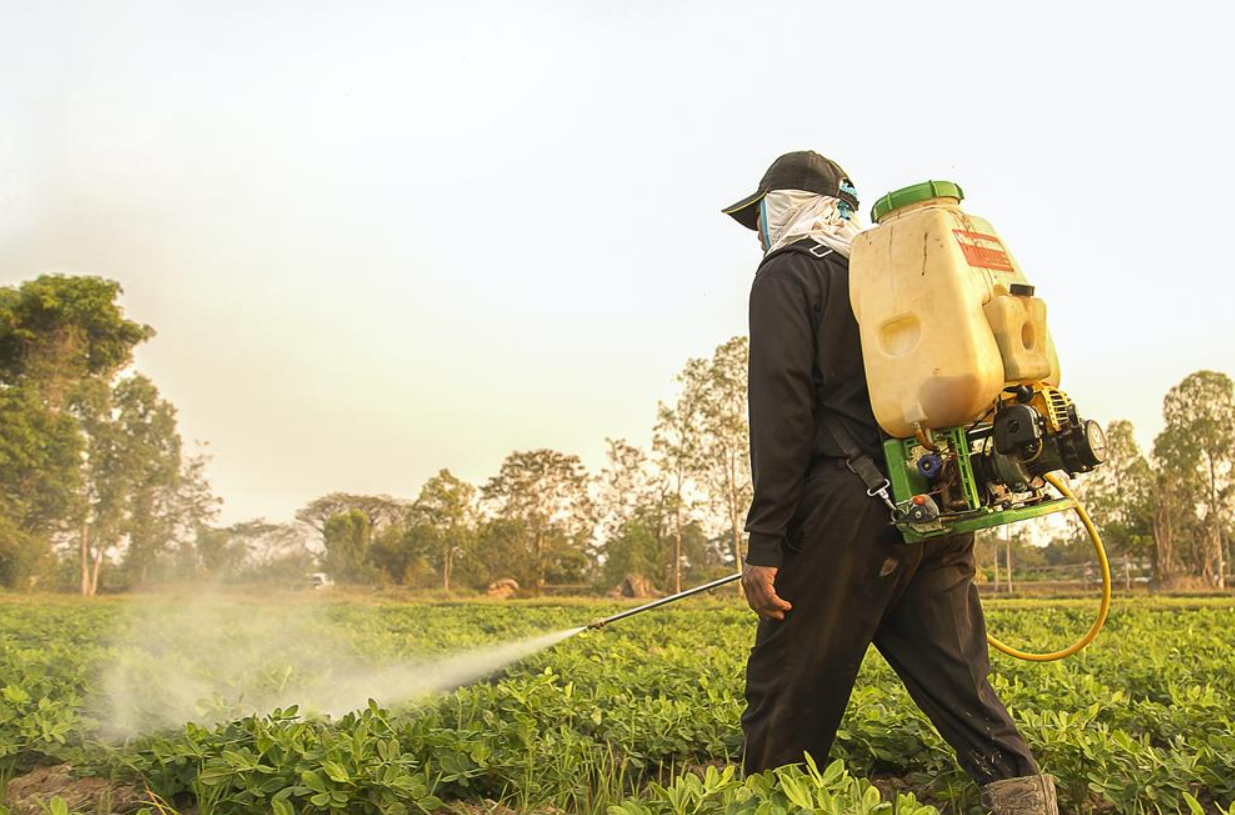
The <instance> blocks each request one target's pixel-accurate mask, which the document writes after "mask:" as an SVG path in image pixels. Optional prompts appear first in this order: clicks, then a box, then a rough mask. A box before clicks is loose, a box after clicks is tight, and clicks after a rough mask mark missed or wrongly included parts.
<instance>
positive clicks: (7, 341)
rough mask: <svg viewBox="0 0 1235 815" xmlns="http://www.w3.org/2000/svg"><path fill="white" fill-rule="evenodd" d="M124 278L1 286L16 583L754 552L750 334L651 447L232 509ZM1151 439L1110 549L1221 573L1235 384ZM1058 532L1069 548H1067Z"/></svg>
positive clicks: (474, 581)
mask: <svg viewBox="0 0 1235 815" xmlns="http://www.w3.org/2000/svg"><path fill="white" fill-rule="evenodd" d="M120 293H121V290H120V286H119V285H118V284H117V283H115V282H114V281H109V280H104V279H101V278H97V277H67V276H58V275H46V276H42V277H39V278H37V279H34V280H31V281H27V282H24V283H22V284H20V285H18V286H13V287H5V288H0V584H2V585H4V586H8V587H17V588H29V587H35V586H40V587H56V588H68V587H72V588H74V589H76V590H78V591H80V592H81V593H83V594H93V593H96V592H97V591H99V590H100V588H101V587H105V588H109V589H124V588H133V587H140V586H142V585H144V584H146V583H150V582H155V581H162V580H181V579H210V580H217V581H227V582H245V581H271V580H275V581H285V582H287V583H294V582H300V581H303V579H304V577H305V576H306V574H307V573H309V572H312V571H314V570H322V571H326V572H328V573H330V574H331V575H332V576H333V577H334V578H335V579H336V580H339V581H342V582H352V583H366V584H376V583H393V584H399V585H406V586H412V587H417V588H428V587H440V588H443V589H449V590H454V589H480V588H484V587H485V586H487V585H489V584H490V583H492V582H493V581H495V580H498V579H502V578H512V579H514V580H516V581H518V583H519V584H520V585H521V586H522V587H524V588H526V589H529V590H531V591H539V590H541V589H543V588H544V587H546V586H561V585H570V586H576V587H580V588H583V587H593V588H608V587H611V586H613V585H615V584H616V583H618V582H619V581H621V580H622V579H623V578H625V577H626V576H628V575H638V576H640V577H642V578H643V579H646V580H647V581H648V582H650V583H651V585H652V586H653V587H654V588H656V589H659V590H662V591H675V590H678V589H680V588H682V587H684V586H685V585H687V584H688V583H692V582H695V581H698V580H702V579H706V578H709V577H713V576H718V575H719V574H722V573H724V572H727V571H730V570H732V569H733V568H735V564H736V563H737V562H738V561H739V560H740V558H741V552H742V542H743V533H742V525H743V522H744V515H745V512H746V507H747V506H748V504H749V501H750V489H751V484H750V472H749V437H748V429H747V403H746V367H747V357H748V346H747V340H746V338H745V337H734V338H732V339H730V340H729V341H727V342H725V343H723V344H721V345H720V346H718V347H717V348H716V349H715V351H714V352H713V353H712V355H711V356H709V357H700V358H692V359H689V360H687V362H686V364H685V365H684V366H683V368H682V370H681V372H680V373H679V374H678V376H677V386H678V387H677V392H676V394H675V396H674V398H673V399H672V400H670V401H668V402H660V403H658V404H657V407H656V411H655V420H654V424H653V427H652V433H651V438H652V443H651V445H650V447H649V448H648V449H642V448H640V447H638V446H636V445H633V444H630V443H629V442H628V441H626V440H624V439H607V440H606V442H607V456H606V463H605V465H604V466H603V467H602V468H601V470H600V472H598V473H595V474H593V473H589V472H588V471H587V469H586V468H585V467H584V465H583V463H582V462H581V461H580V460H579V458H578V457H577V456H575V455H571V454H568V453H563V452H560V451H556V450H550V449H538V450H524V451H515V452H512V453H510V454H509V455H508V456H506V458H505V460H504V461H503V462H502V463H501V466H500V468H499V470H498V472H497V473H495V474H493V475H492V476H491V477H490V478H489V479H487V480H486V481H485V482H484V483H482V484H470V483H468V482H466V481H464V480H462V479H459V478H458V477H456V476H455V475H454V474H452V473H451V472H450V471H449V470H448V469H442V470H440V471H439V472H438V473H436V474H435V475H434V476H432V477H431V478H429V479H428V480H427V481H426V482H425V483H424V485H423V486H422V487H421V489H420V490H419V493H418V494H416V495H415V496H407V497H395V496H388V495H352V494H347V493H331V494H328V495H325V496H322V497H320V498H317V499H315V500H313V501H310V502H309V503H307V504H306V505H305V506H303V507H302V508H301V509H299V510H298V511H297V512H296V514H295V518H294V519H293V520H289V521H287V522H272V521H268V520H266V519H262V518H258V519H253V520H249V521H245V522H242V523H236V524H230V525H219V524H218V523H217V518H218V511H219V506H220V503H221V502H220V501H219V499H218V498H217V497H215V496H214V494H213V493H212V491H211V488H210V485H209V483H208V481H207V479H206V478H205V474H204V473H205V466H206V463H207V459H206V457H205V456H204V455H203V454H202V453H201V452H196V453H192V454H190V453H189V452H187V451H186V450H185V445H184V444H183V442H182V440H181V437H180V435H179V431H178V428H177V425H176V411H175V407H174V406H173V405H171V404H170V403H169V402H168V401H167V400H166V399H165V398H164V397H163V396H162V395H161V394H160V393H159V391H158V389H157V387H156V386H155V385H154V383H153V382H151V381H150V380H149V379H148V378H147V377H145V376H143V375H142V374H140V373H137V372H135V371H133V370H132V368H131V362H132V354H133V349H134V348H135V347H136V346H137V345H139V344H140V343H142V342H145V341H146V340H148V339H150V338H151V337H152V336H154V330H153V329H152V328H151V327H149V326H146V325H142V324H139V323H137V322H134V321H132V320H130V319H128V318H127V317H126V316H125V315H124V314H123V311H122V309H121V308H120V307H119V305H118V303H117V302H116V301H117V298H118V297H119V295H120ZM1164 418H1165V420H1166V427H1165V428H1164V430H1163V431H1162V433H1161V434H1159V436H1158V438H1157V439H1156V441H1155V444H1154V447H1153V450H1152V453H1151V454H1150V455H1145V454H1144V453H1143V452H1142V451H1141V450H1140V449H1139V448H1138V446H1137V443H1136V440H1135V437H1134V435H1133V431H1132V426H1131V424H1130V423H1128V422H1126V421H1116V422H1112V423H1111V424H1110V425H1109V426H1108V428H1107V432H1108V442H1109V448H1110V461H1109V463H1108V464H1107V465H1106V466H1104V467H1102V468H1100V469H1099V470H1098V471H1097V472H1095V473H1093V474H1090V475H1089V476H1087V477H1086V478H1085V479H1083V480H1082V482H1081V484H1082V488H1083V490H1084V498H1085V500H1086V502H1087V504H1088V506H1089V507H1090V511H1091V513H1092V514H1093V515H1094V517H1095V520H1097V522H1098V523H1099V525H1100V527H1101V529H1102V531H1103V535H1104V538H1105V539H1106V540H1107V542H1108V545H1109V546H1110V548H1111V549H1112V551H1113V552H1114V553H1115V554H1117V555H1119V554H1125V553H1126V554H1129V555H1135V556H1148V557H1152V558H1153V562H1154V566H1155V573H1156V575H1157V576H1158V578H1159V579H1160V581H1162V582H1163V583H1164V584H1169V583H1171V582H1172V581H1174V582H1179V581H1181V580H1184V579H1189V578H1190V579H1194V580H1195V581H1199V582H1201V583H1204V584H1205V585H1212V586H1221V585H1222V581H1223V575H1224V574H1225V569H1226V567H1225V564H1226V563H1229V561H1230V552H1229V549H1230V541H1231V530H1232V516H1233V513H1232V512H1231V508H1232V503H1233V501H1235V495H1233V493H1235V486H1233V483H1235V474H1233V472H1232V470H1233V466H1232V465H1233V462H1235V397H1233V395H1232V384H1231V380H1230V378H1229V377H1227V376H1226V375H1224V374H1221V373H1216V372H1211V371H1201V372H1197V373H1195V374H1192V375H1190V376H1189V377H1187V378H1186V379H1184V381H1183V382H1181V383H1180V384H1179V385H1178V386H1176V387H1175V388H1173V389H1171V391H1170V393H1168V394H1167V397H1166V400H1165V402H1164ZM1061 545H1062V543H1061Z"/></svg>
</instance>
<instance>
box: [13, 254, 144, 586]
mask: <svg viewBox="0 0 1235 815" xmlns="http://www.w3.org/2000/svg"><path fill="white" fill-rule="evenodd" d="M120 293H121V289H120V285H119V284H117V283H115V282H114V281H110V280H104V279H102V278H97V277H65V276H62V275H44V276H41V277H39V278H36V279H35V280H31V281H27V282H24V283H22V284H21V285H20V286H18V287H16V288H14V287H3V288H0V419H2V420H3V421H0V581H3V582H4V584H5V585H10V586H14V585H22V584H27V585H28V584H29V581H30V580H32V579H33V578H34V572H35V571H36V569H37V564H38V563H39V562H41V561H43V560H45V559H46V557H47V555H48V554H49V552H50V549H51V543H52V540H53V538H54V536H56V535H57V534H59V533H62V532H64V531H65V530H66V529H67V527H68V526H70V525H71V524H73V522H74V519H75V517H77V516H80V515H81V486H82V485H81V482H82V472H81V459H80V456H81V455H82V453H83V451H84V448H85V440H84V439H83V438H82V436H81V421H80V416H79V415H78V414H77V413H76V412H75V411H74V410H72V407H73V405H74V404H76V403H78V401H79V399H80V398H81V392H82V390H83V389H88V388H90V387H94V388H95V389H96V391H97V387H98V386H99V384H100V383H102V384H104V385H105V384H106V383H108V382H110V380H111V379H112V377H113V376H114V375H115V374H116V373H117V372H118V371H120V370H121V369H122V368H124V367H125V366H126V365H128V364H129V362H130V361H131V359H132V352H133V348H134V347H135V346H136V345H137V344H138V343H140V342H143V341H144V340H146V339H148V338H149V337H151V336H153V334H154V332H153V330H152V329H151V328H150V327H149V326H144V325H141V324H139V323H136V322H133V321H131V320H128V319H127V318H125V317H124V314H123V312H122V310H121V308H120V306H119V305H118V304H117V303H116V300H117V298H118V297H119V295H120Z"/></svg>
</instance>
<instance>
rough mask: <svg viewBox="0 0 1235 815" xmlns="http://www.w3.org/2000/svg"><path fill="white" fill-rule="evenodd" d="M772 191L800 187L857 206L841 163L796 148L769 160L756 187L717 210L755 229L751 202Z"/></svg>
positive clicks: (757, 201)
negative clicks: (746, 194) (732, 202)
mask: <svg viewBox="0 0 1235 815" xmlns="http://www.w3.org/2000/svg"><path fill="white" fill-rule="evenodd" d="M773 190H803V191H805V192H814V193H818V194H819V195H828V196H831V197H832V198H839V199H841V200H842V201H845V202H846V203H848V204H849V206H851V207H853V208H854V209H855V210H856V209H857V208H858V196H857V195H856V193H855V192H854V189H853V184H852V182H850V181H849V176H848V175H847V174H846V173H845V171H844V170H842V169H841V166H840V165H839V164H837V163H836V162H835V161H832V160H831V159H826V158H824V157H823V156H821V155H819V154H818V153H816V152H814V151H813V150H799V151H797V152H795V153H785V155H783V156H781V157H780V158H778V159H776V161H773V162H772V166H771V167H769V168H768V171H767V172H766V173H764V174H763V180H762V181H760V182H759V189H757V190H755V191H754V192H753V193H751V194H750V195H748V196H746V197H745V198H743V199H742V200H741V201H738V202H737V203H736V204H733V205H731V206H727V207H725V208H724V209H722V210H721V212H723V213H725V214H726V215H732V216H733V219H734V220H735V221H737V222H738V223H740V224H741V225H742V226H744V227H746V228H747V229H755V223H756V221H755V219H756V218H757V217H758V215H759V210H758V208H757V207H756V206H754V205H755V204H757V203H759V201H760V199H762V198H763V196H765V195H767V194H768V193H770V192H772V191H773Z"/></svg>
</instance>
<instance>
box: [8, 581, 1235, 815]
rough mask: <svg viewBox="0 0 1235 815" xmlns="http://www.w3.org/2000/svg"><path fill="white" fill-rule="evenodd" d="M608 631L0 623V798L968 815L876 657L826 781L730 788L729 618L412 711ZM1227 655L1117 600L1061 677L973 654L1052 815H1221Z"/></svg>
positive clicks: (705, 608)
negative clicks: (53, 768) (61, 795)
mask: <svg viewBox="0 0 1235 815" xmlns="http://www.w3.org/2000/svg"><path fill="white" fill-rule="evenodd" d="M615 608H616V606H614V605H612V604H599V603H584V602H567V601H563V602H560V603H557V604H547V603H528V602H514V603H507V604H496V603H456V604H450V603H441V604H401V603H400V604H395V603H377V602H360V601H349V600H346V599H344V598H343V597H338V598H329V597H327V598H320V597H316V596H315V597H311V598H300V599H298V600H295V601H293V602H286V603H283V602H279V603H276V602H274V601H272V600H263V599H253V598H249V599H236V600H231V601H229V602H228V603H226V604H223V603H217V602H213V603H212V602H203V603H196V602H194V603H188V604H184V603H181V604H176V603H175V602H172V601H171V600H169V599H168V598H163V599H134V600H126V601H122V602H121V601H117V602H105V601H98V602H92V603H87V602H77V601H69V600H59V599H34V598H31V599H15V600H11V601H9V602H6V603H2V604H0V773H2V774H3V777H4V778H5V779H6V780H7V781H8V782H9V783H14V780H15V779H18V778H20V777H21V776H22V775H23V774H24V773H26V772H28V771H29V770H30V769H31V768H32V767H35V766H38V765H46V764H57V763H62V762H71V763H72V764H73V766H74V768H75V772H77V773H84V774H92V775H98V776H105V777H109V778H114V779H116V780H118V781H121V782H126V783H131V784H134V785H135V786H137V787H138V788H139V789H142V790H143V794H145V793H144V791H145V789H146V788H148V789H149V791H150V793H152V794H153V795H154V796H157V798H151V799H150V800H152V801H160V802H163V803H159V804H157V805H156V804H155V803H151V804H149V805H148V807H149V811H151V812H155V811H159V809H160V808H162V811H168V812H170V811H173V809H174V810H175V811H180V812H185V811H188V810H191V811H194V812H200V813H203V815H211V813H220V814H222V813H255V812H275V813H279V815H286V814H287V813H325V812H339V813H341V812H347V813H371V812H372V813H379V812H380V813H401V812H413V813H415V812H439V811H460V812H464V811H466V812H471V813H477V812H489V811H501V812H506V811H509V809H513V810H516V811H518V812H532V811H537V812H545V811H555V810H564V811H566V812H572V813H573V812H580V813H612V815H642V814H643V813H647V814H648V815H652V814H653V813H655V814H656V815H659V814H660V813H665V814H666V815H668V814H669V813H673V814H674V815H679V814H681V815H684V814H686V813H713V812H715V813H722V812H723V813H730V812H733V813H737V812H751V813H767V815H776V814H777V813H785V812H796V811H817V812H891V811H896V812H902V813H914V812H929V811H933V810H931V809H930V807H931V806H934V807H937V808H939V809H940V810H943V811H952V812H962V811H969V810H973V809H975V807H976V806H977V801H976V793H975V791H974V789H973V788H972V786H971V785H970V784H969V783H968V782H967V779H965V778H964V776H963V775H962V774H961V773H960V771H959V770H958V769H957V767H956V765H955V763H954V762H953V760H952V757H951V755H950V752H949V750H948V749H947V746H946V745H945V744H944V743H943V742H942V741H941V739H940V738H939V736H938V735H937V734H936V733H935V731H934V729H933V728H932V727H931V726H930V724H929V723H928V722H927V720H926V719H925V718H924V717H923V716H922V714H921V713H919V712H918V711H917V709H916V708H915V707H914V706H913V704H912V703H911V702H910V701H909V698H908V696H907V695H906V693H905V691H904V690H903V689H902V688H901V687H900V684H899V682H898V681H897V679H896V677H895V675H894V674H893V673H892V671H891V670H890V669H889V668H888V666H887V665H886V664H885V663H884V662H883V661H882V659H880V658H879V657H878V655H877V654H875V653H874V652H873V651H872V653H871V654H870V656H869V657H868V659H867V661H866V663H865V665H864V667H863V671H862V675H861V677H860V679H859V682H858V686H857V688H856V690H855V692H854V695H853V699H852V702H851V705H850V708H849V713H848V715H847V717H846V720H845V722H844V723H843V725H842V730H841V733H840V736H839V741H838V745H837V748H836V750H835V753H834V755H833V759H839V760H840V761H843V767H842V765H841V764H840V763H839V762H835V763H833V764H831V765H829V766H820V767H817V768H816V767H810V766H805V767H803V768H795V769H785V770H781V771H777V772H776V773H773V774H767V775H765V776H758V777H754V778H748V779H744V780H743V779H741V778H740V776H739V775H736V774H734V773H733V771H732V769H731V767H732V762H733V761H734V760H735V757H736V755H737V752H738V750H739V747H740V743H741V732H740V729H739V727H738V717H739V715H740V713H741V710H742V695H741V694H742V671H743V666H744V661H745V657H746V654H747V649H748V648H749V646H750V643H751V639H752V635H753V629H754V622H753V616H752V615H751V614H750V612H749V611H746V610H745V609H744V608H742V607H740V606H739V605H738V604H737V601H736V600H732V601H730V600H725V599H723V598H722V599H717V600H711V601H703V602H699V603H697V604H694V605H689V604H686V605H684V606H683V607H681V608H673V609H666V610H662V611H658V612H652V613H649V614H646V615H642V616H640V617H636V618H632V619H630V620H626V621H623V622H621V623H618V624H615V625H613V626H612V627H610V628H607V629H605V630H603V631H598V632H587V633H583V634H580V635H578V636H574V637H571V638H568V639H565V640H564V641H562V642H560V643H559V644H557V645H555V646H554V647H552V648H550V649H549V650H545V651H542V652H540V653H537V654H535V655H533V656H531V657H529V658H527V659H525V660H523V661H521V662H518V663H516V664H514V665H511V666H509V667H506V668H504V669H502V670H500V671H499V672H498V673H497V674H494V675H489V676H486V677H484V678H483V679H481V680H478V681H475V682H472V683H471V684H468V685H466V686H464V687H462V688H460V689H458V690H454V691H450V692H437V693H423V692H420V691H423V687H421V686H420V685H418V684H417V682H418V680H417V677H419V676H420V675H422V674H425V673H429V674H431V673H432V672H433V670H434V667H433V666H435V665H437V664H439V660H438V657H442V656H444V655H449V654H457V653H458V652H460V651H464V650H466V649H471V648H477V647H482V646H486V645H496V644H501V643H507V642H510V641H512V640H518V639H520V638H524V637H530V636H534V635H538V634H542V633H544V632H549V631H554V630H559V629H565V628H569V627H572V626H577V625H581V624H584V623H586V622H587V621H588V620H589V619H591V618H592V617H594V616H596V615H597V614H599V613H603V612H605V611H607V610H610V609H615ZM1092 612H1093V604H1092V603H1088V602H1079V601H1058V602H1049V601H1024V602H1020V603H1016V602H1013V601H1008V602H1004V603H990V604H988V616H989V620H990V623H991V628H992V630H993V631H995V632H997V633H998V634H999V636H1001V638H1004V639H1005V640H1006V641H1009V642H1011V643H1017V644H1024V645H1027V646H1031V647H1037V648H1043V647H1048V646H1059V645H1062V644H1065V643H1066V642H1067V641H1069V639H1070V638H1071V637H1072V636H1073V635H1074V634H1076V633H1077V632H1080V631H1083V630H1084V628H1085V627H1086V626H1087V625H1088V622H1089V619H1090V615H1091V614H1092ZM1233 635H1235V603H1232V602H1231V601H1219V600H1206V601H1191V602H1188V601H1179V600H1136V601H1133V600H1125V601H1120V602H1118V603H1117V604H1116V606H1115V608H1114V611H1113V613H1112V614H1111V618H1110V621H1109V623H1108V625H1107V628H1106V630H1105V632H1104V633H1103V635H1102V636H1101V637H1100V638H1099V640H1098V642H1097V644H1096V645H1094V646H1093V647H1091V648H1090V649H1088V650H1087V651H1085V652H1083V653H1082V654H1081V655H1079V656H1077V657H1075V658H1073V659H1069V660H1067V661H1065V662H1061V663H1054V664H1048V665H1038V664H1029V663H1024V662H1018V661H1015V660H1012V659H1009V658H1006V657H1003V656H1001V655H993V657H992V661H993V663H994V670H993V682H994V685H995V687H996V689H997V690H998V691H999V693H1000V694H1001V695H1002V697H1003V698H1004V700H1005V701H1006V702H1007V703H1008V705H1009V706H1010V707H1011V708H1012V709H1013V713H1014V716H1015V717H1016V719H1017V720H1018V721H1019V722H1020V724H1021V726H1022V729H1023V730H1024V732H1025V734H1026V736H1027V737H1028V739H1029V740H1030V742H1031V744H1032V746H1033V747H1034V750H1035V751H1036V753H1037V755H1038V756H1039V758H1040V760H1041V761H1042V763H1043V765H1044V767H1045V769H1046V770H1048V771H1049V772H1052V773H1054V774H1055V775H1056V776H1057V777H1058V778H1059V780H1060V795H1061V803H1062V805H1063V807H1064V808H1065V811H1067V812H1088V811H1092V812H1120V813H1136V812H1175V811H1183V812H1190V811H1191V812H1201V811H1206V812H1215V811H1219V808H1220V807H1221V808H1222V809H1221V811H1223V812H1228V811H1235V810H1233V809H1231V807H1232V801H1233V800H1235V733H1233V732H1232V722H1233V721H1235V656H1233V655H1232V650H1231V645H1232V640H1233V638H1235V636H1233ZM480 662H483V660H480ZM478 664H479V662H478ZM447 680H448V678H447ZM447 680H443V681H447ZM370 684H371V686H372V688H373V695H375V696H376V697H377V698H376V699H375V701H373V702H368V703H367V700H366V698H365V697H366V688H367V687H368V686H369V685H370ZM348 705H351V706H353V707H355V708H357V709H356V710H354V711H352V712H343V709H344V708H346V707H347V706H348ZM269 706H274V709H271V707H269ZM340 706H343V707H340ZM263 708H265V709H263ZM315 708H316V709H317V710H329V711H331V712H332V714H333V715H330V716H322V715H318V714H317V713H315ZM187 719H191V720H193V722H192V723H190V722H188V721H186V720H187ZM868 778H869V779H873V780H874V782H875V785H874V786H872V785H871V784H870V783H868V781H867V780H866V779H868ZM56 807H57V808H58V809H59V811H65V808H63V807H60V805H59V804H57V805H56ZM507 808H509V809H507ZM49 811H55V810H49Z"/></svg>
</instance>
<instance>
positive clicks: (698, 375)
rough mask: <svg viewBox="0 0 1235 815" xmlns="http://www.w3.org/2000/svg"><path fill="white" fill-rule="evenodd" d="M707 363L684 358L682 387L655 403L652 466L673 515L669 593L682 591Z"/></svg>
mask: <svg viewBox="0 0 1235 815" xmlns="http://www.w3.org/2000/svg"><path fill="white" fill-rule="evenodd" d="M707 378H708V377H707V361H706V360H703V359H688V360H687V361H686V365H685V367H683V369H682V372H681V373H679V374H678V377H677V381H678V382H679V384H681V386H682V390H681V392H680V393H679V394H678V398H677V401H676V402H674V403H673V404H672V405H666V404H665V403H663V402H658V403H657V405H656V426H655V428H654V429H653V431H652V450H653V452H654V453H655V455H656V464H657V467H658V468H659V469H660V471H661V472H662V473H664V474H665V476H666V478H667V479H668V481H669V495H668V497H669V499H670V509H671V511H672V513H673V530H672V534H673V544H674V545H673V560H672V564H671V567H670V574H672V576H673V591H674V592H675V593H676V592H680V591H681V590H682V529H683V527H684V526H685V525H686V523H688V522H689V520H690V515H691V513H692V511H693V509H694V507H693V506H692V502H691V498H692V493H691V490H692V487H693V484H692V477H693V476H694V475H695V474H696V473H698V471H699V469H700V460H701V457H702V454H703V453H702V438H701V434H700V428H701V426H702V424H703V405H704V394H705V392H706V382H707Z"/></svg>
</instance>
